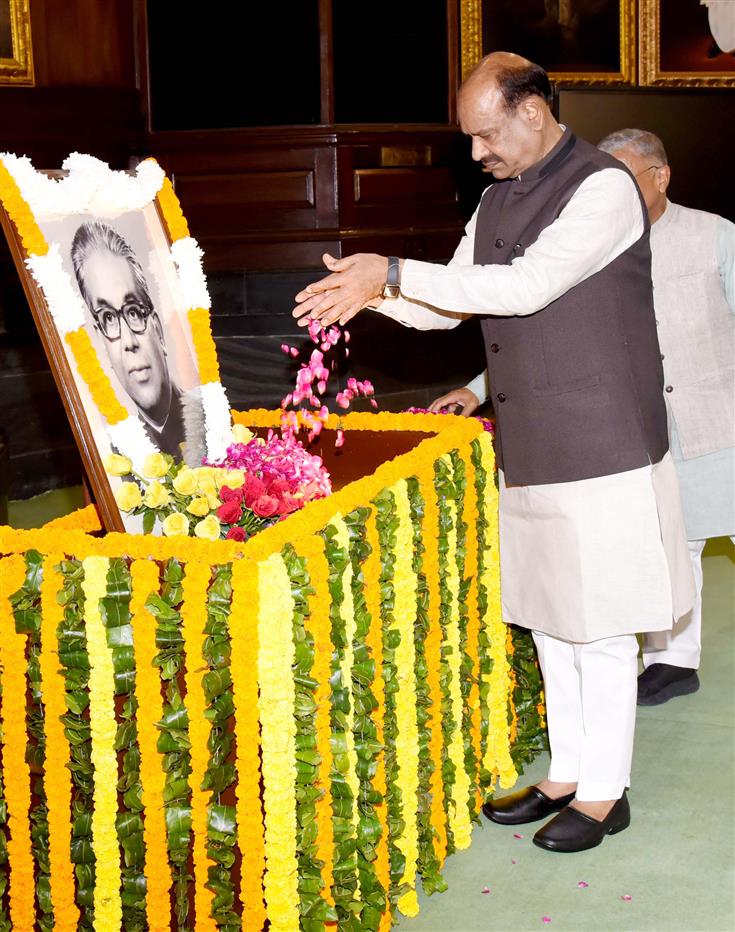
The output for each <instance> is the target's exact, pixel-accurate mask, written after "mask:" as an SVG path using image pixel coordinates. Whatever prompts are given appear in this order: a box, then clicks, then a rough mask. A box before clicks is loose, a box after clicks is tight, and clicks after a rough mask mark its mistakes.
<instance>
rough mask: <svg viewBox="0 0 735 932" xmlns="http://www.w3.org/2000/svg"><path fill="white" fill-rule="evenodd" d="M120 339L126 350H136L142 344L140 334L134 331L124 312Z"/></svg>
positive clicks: (121, 319)
mask: <svg viewBox="0 0 735 932" xmlns="http://www.w3.org/2000/svg"><path fill="white" fill-rule="evenodd" d="M120 339H121V341H122V347H123V349H125V350H136V349H137V348H138V347H139V346H140V341H139V339H138V334H137V333H133V331H132V330H131V329H130V324H128V322H127V320H126V319H125V316H124V315H123V314H121V315H120Z"/></svg>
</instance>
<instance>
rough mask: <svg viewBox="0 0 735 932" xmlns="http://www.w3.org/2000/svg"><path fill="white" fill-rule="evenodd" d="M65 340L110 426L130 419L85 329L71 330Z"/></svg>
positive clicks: (93, 398)
mask: <svg viewBox="0 0 735 932" xmlns="http://www.w3.org/2000/svg"><path fill="white" fill-rule="evenodd" d="M65 340H66V342H67V343H68V344H69V347H70V348H71V351H72V353H73V354H74V361H75V362H76V364H77V370H78V372H79V375H80V376H81V377H82V379H83V381H84V383H85V385H86V386H87V388H88V389H89V393H90V395H91V396H92V401H94V403H95V405H96V406H97V410H98V411H99V412H100V414H101V415H102V416H103V417H104V418H105V420H106V421H107V423H108V424H119V423H120V422H121V421H124V420H125V419H126V418H127V417H129V415H128V412H127V409H126V408H125V407H124V406H123V405H122V404H120V402H119V401H118V399H117V396H116V395H115V389H114V388H113V387H112V383H111V382H110V380H109V378H108V377H107V374H106V373H105V371H104V369H103V368H102V366H101V364H100V361H99V357H98V356H97V352H96V350H95V348H94V346H93V345H92V341H91V339H90V337H89V334H88V333H87V331H86V330H85V329H84V328H83V327H80V328H79V329H78V330H71V331H70V332H69V333H67V334H66V337H65Z"/></svg>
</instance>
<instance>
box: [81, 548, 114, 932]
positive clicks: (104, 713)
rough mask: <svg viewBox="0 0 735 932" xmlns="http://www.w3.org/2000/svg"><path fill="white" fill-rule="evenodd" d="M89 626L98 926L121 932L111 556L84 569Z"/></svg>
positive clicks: (86, 564)
mask: <svg viewBox="0 0 735 932" xmlns="http://www.w3.org/2000/svg"><path fill="white" fill-rule="evenodd" d="M82 566H83V569H84V580H83V581H82V589H83V591H84V600H85V601H84V605H85V627H86V634H87V652H88V654H89V668H90V669H89V724H90V729H91V734H92V750H91V756H92V764H93V765H94V809H93V811H92V846H93V848H94V855H95V889H94V924H95V928H96V929H99V930H104V932H107V930H113V929H119V928H120V927H121V923H122V901H121V899H120V884H121V876H120V848H119V846H118V840H117V832H116V830H115V821H116V817H117V753H116V750H115V738H116V735H117V723H116V721H115V671H114V668H113V665H112V654H111V652H110V649H109V647H108V646H107V637H106V633H105V626H104V624H103V622H102V617H101V615H100V599H102V598H104V597H105V594H106V592H107V571H108V568H109V560H108V559H107V557H87V559H86V560H84V562H83V564H82Z"/></svg>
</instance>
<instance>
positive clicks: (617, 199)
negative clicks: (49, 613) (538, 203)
mask: <svg viewBox="0 0 735 932" xmlns="http://www.w3.org/2000/svg"><path fill="white" fill-rule="evenodd" d="M510 183H511V184H512V183H513V182H510ZM476 216H477V214H476V213H475V217H473V218H472V220H471V221H470V223H469V224H468V226H467V231H466V235H465V236H464V237H463V239H462V242H461V243H460V246H459V247H458V249H457V252H456V253H455V255H454V257H453V259H452V261H451V262H450V263H449V264H448V265H436V264H434V263H430V262H419V261H417V260H413V259H407V260H406V261H405V262H404V265H403V272H402V275H401V292H402V294H403V299H404V300H400V299H399V300H400V307H399V306H398V302H395V312H394V311H393V306H394V302H389V301H384V302H383V304H382V305H381V306H380V308H379V310H380V312H381V313H383V314H387V315H388V316H390V317H393V318H394V319H396V320H398V321H400V322H401V323H404V324H406V325H407V326H422V327H423V328H427V327H447V326H456V323H452V324H447V323H446V322H434V321H435V320H437V321H443V320H444V319H445V318H446V314H441V313H440V312H439V309H441V311H444V312H454V313H456V314H461V315H462V319H463V318H464V317H465V316H466V315H468V314H492V315H495V316H508V317H511V316H517V315H526V314H534V313H536V311H539V310H541V308H544V307H546V305H547V304H549V303H550V302H551V301H554V300H555V299H556V298H558V297H560V296H561V295H562V294H564V293H565V292H566V291H568V290H569V289H570V288H573V287H574V286H575V285H578V284H579V283H580V282H583V281H584V280H585V279H586V278H589V277H590V276H591V275H594V274H595V273H597V272H599V271H600V269H603V268H604V267H605V266H606V265H608V264H609V263H610V262H612V261H613V260H614V259H616V258H617V257H618V256H619V255H620V254H621V253H623V252H625V250H626V249H628V248H629V247H630V246H632V245H633V243H635V242H636V240H638V239H639V238H640V237H641V235H642V234H643V229H644V220H643V207H642V204H641V200H640V196H639V194H638V190H637V187H636V184H635V181H634V180H633V179H632V178H631V177H630V175H628V173H627V172H625V171H622V170H621V169H617V168H606V169H603V170H602V171H599V172H595V173H594V174H592V175H590V176H589V177H588V178H587V179H585V181H583V182H582V184H581V185H580V186H579V188H577V190H576V191H575V193H574V195H573V196H572V197H571V198H570V200H569V203H568V204H567V206H566V207H565V208H564V210H563V211H562V212H561V214H560V215H559V217H558V218H557V219H556V220H555V221H554V222H553V223H552V224H550V225H549V226H548V227H546V229H545V230H543V231H542V232H541V234H540V235H539V237H538V239H537V240H536V242H535V243H533V244H532V245H531V246H529V247H528V249H527V250H526V252H525V255H523V256H520V257H519V258H517V259H514V260H513V262H512V263H511V264H510V265H474V264H472V253H473V250H474V246H473V242H472V240H473V238H474V224H475V220H476ZM470 231H471V233H472V239H471V238H470ZM468 260H469V262H468ZM408 305H411V306H415V309H412V310H410V311H409V309H408V307H407V306H408ZM419 320H420V321H421V323H418V321H419ZM415 321H416V322H415Z"/></svg>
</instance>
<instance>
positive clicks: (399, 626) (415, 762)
mask: <svg viewBox="0 0 735 932" xmlns="http://www.w3.org/2000/svg"><path fill="white" fill-rule="evenodd" d="M391 492H392V493H393V496H394V501H395V508H396V517H397V519H398V526H397V528H396V546H395V551H394V552H395V558H396V562H395V567H394V576H393V590H394V594H395V595H394V599H395V605H394V609H393V616H394V621H395V625H396V629H395V630H397V632H398V633H399V635H400V644H399V645H398V647H396V653H395V663H396V667H397V669H398V683H399V689H398V693H397V695H396V724H397V727H398V737H397V738H396V757H397V762H398V774H397V775H396V784H397V785H398V788H399V789H400V791H401V801H402V806H403V818H404V821H405V827H404V830H403V835H402V836H401V837H400V838H398V839H397V840H396V845H397V846H398V848H400V850H401V851H402V852H403V854H404V855H405V858H406V866H405V869H404V872H403V877H402V880H401V882H402V883H407V884H409V885H410V887H411V889H410V890H409V891H408V892H407V893H405V894H404V895H403V896H402V897H401V898H400V899H399V900H398V908H399V909H400V910H401V912H402V913H403V914H404V915H405V916H415V915H417V913H418V911H419V904H418V900H417V898H416V890H415V885H416V861H417V859H418V826H417V824H416V810H417V808H418V785H419V774H418V771H419V746H418V723H417V721H416V652H415V647H414V631H413V626H414V622H415V618H416V574H415V573H414V570H413V525H412V523H411V505H410V502H409V499H408V491H407V489H406V481H405V479H401V480H400V482H397V483H396V485H394V486H393V488H392V489H391Z"/></svg>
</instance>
